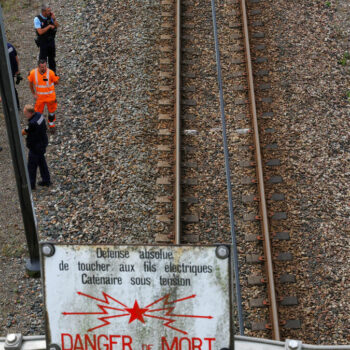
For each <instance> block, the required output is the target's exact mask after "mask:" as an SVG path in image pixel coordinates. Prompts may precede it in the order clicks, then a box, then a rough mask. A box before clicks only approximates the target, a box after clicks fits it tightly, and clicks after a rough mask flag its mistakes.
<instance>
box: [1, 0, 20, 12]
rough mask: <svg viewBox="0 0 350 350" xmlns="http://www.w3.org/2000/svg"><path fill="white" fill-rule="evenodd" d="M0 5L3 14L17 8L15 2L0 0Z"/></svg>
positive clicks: (14, 0)
mask: <svg viewBox="0 0 350 350" xmlns="http://www.w3.org/2000/svg"><path fill="white" fill-rule="evenodd" d="M0 5H1V7H2V9H3V11H4V12H7V11H10V10H12V9H14V8H15V6H17V5H16V0H0Z"/></svg>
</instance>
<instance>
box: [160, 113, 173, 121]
mask: <svg viewBox="0 0 350 350" xmlns="http://www.w3.org/2000/svg"><path fill="white" fill-rule="evenodd" d="M158 120H173V116H172V115H171V114H168V113H160V114H159V115H158Z"/></svg>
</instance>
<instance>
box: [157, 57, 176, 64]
mask: <svg viewBox="0 0 350 350" xmlns="http://www.w3.org/2000/svg"><path fill="white" fill-rule="evenodd" d="M159 63H160V64H173V61H172V60H171V58H160V59H159Z"/></svg>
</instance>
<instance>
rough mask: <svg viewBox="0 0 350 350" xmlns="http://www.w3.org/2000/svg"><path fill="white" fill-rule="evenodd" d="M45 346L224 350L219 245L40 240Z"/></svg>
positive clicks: (223, 255)
mask: <svg viewBox="0 0 350 350" xmlns="http://www.w3.org/2000/svg"><path fill="white" fill-rule="evenodd" d="M41 252H42V259H41V260H42V271H43V285H44V293H45V307H46V318H47V332H46V334H47V344H48V348H49V349H52V350H53V349H57V350H58V349H59V348H60V349H61V350H119V349H120V350H134V349H137V350H211V349H212V350H214V349H222V348H230V347H231V346H230V343H231V339H230V337H231V336H230V333H231V310H230V305H231V303H230V269H229V266H230V263H229V257H228V256H227V255H228V253H229V249H228V248H227V247H225V246H221V247H219V248H218V247H213V246H210V247H208V246H206V247H200V246H171V247H170V246H103V245H96V246H92V245H79V246H74V245H58V244H57V245H56V244H49V243H43V244H41Z"/></svg>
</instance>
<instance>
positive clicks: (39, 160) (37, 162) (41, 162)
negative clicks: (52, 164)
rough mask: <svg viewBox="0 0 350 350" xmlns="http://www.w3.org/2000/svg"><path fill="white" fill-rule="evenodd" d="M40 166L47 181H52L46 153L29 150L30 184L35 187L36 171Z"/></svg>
mask: <svg viewBox="0 0 350 350" xmlns="http://www.w3.org/2000/svg"><path fill="white" fill-rule="evenodd" d="M38 167H39V170H40V175H41V178H42V180H43V182H45V183H49V182H50V173H49V168H48V167H47V163H46V159H45V154H44V153H41V154H37V153H34V152H32V151H31V150H29V153H28V173H29V179H30V185H31V187H32V189H33V188H35V183H36V171H37V169H38Z"/></svg>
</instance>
